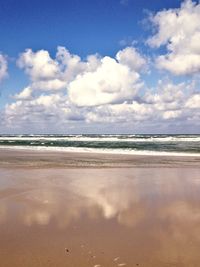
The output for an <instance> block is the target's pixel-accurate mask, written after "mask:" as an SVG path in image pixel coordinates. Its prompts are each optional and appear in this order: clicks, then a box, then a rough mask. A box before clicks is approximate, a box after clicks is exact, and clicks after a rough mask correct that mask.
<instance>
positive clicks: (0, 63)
mask: <svg viewBox="0 0 200 267" xmlns="http://www.w3.org/2000/svg"><path fill="white" fill-rule="evenodd" d="M7 69H8V63H7V60H6V57H5V56H4V55H2V54H0V82H1V81H2V80H3V79H4V78H5V77H6V76H7Z"/></svg>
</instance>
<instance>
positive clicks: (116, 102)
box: [0, 0, 200, 133]
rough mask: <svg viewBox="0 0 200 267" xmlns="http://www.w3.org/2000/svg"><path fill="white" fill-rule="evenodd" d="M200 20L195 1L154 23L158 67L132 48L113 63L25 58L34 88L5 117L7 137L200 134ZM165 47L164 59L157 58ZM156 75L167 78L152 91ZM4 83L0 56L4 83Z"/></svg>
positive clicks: (44, 54) (29, 53) (0, 61)
mask: <svg viewBox="0 0 200 267" xmlns="http://www.w3.org/2000/svg"><path fill="white" fill-rule="evenodd" d="M199 18H200V4H197V3H195V2H192V1H191V0H186V1H184V2H183V3H182V4H181V6H180V8H177V9H169V10H163V11H160V12H157V13H156V14H154V15H151V16H150V18H149V20H150V23H151V25H152V29H154V33H153V34H152V35H151V36H150V37H149V38H148V39H147V40H146V44H147V46H149V47H150V49H152V51H155V50H154V49H157V52H158V55H157V56H156V58H155V59H154V57H153V56H151V55H149V54H148V55H144V54H143V53H141V52H140V51H139V50H138V49H136V48H135V47H134V46H128V47H125V48H124V49H121V50H119V51H118V52H117V53H116V55H115V56H113V57H111V56H101V55H98V54H93V55H88V56H87V57H86V58H85V59H82V58H81V57H80V56H78V55H74V54H72V53H70V51H68V49H67V48H65V47H61V46H58V47H57V51H56V54H55V57H52V56H51V55H50V53H49V52H48V51H47V50H38V51H33V50H32V49H27V50H25V51H24V52H22V53H21V54H20V55H19V57H18V59H17V66H18V67H19V68H20V69H21V70H23V71H24V73H25V75H27V76H28V78H29V84H27V86H26V87H25V88H23V89H22V90H21V91H19V92H18V93H17V94H15V95H14V96H12V97H13V99H14V100H13V102H12V103H11V104H7V105H6V106H5V108H4V110H2V112H1V113H0V117H1V124H0V129H1V131H5V132H8V131H10V132H12V131H16V132H18V131H19V132H20V131H21V132H24V131H26V129H28V131H33V132H52V131H53V132H65V133H66V132H80V131H81V132H95V131H97V132H99V131H101V132H133V131H134V132H183V131H184V132H185V131H186V132H199V130H200V90H199V84H200V83H199V77H200V76H199V75H200V46H199V43H200V23H199ZM161 46H164V48H165V51H166V52H165V53H162V54H159V52H160V50H159V49H160V47H161ZM162 51H163V50H162ZM152 55H153V52H152ZM156 68H157V69H159V70H162V71H163V76H161V74H160V73H159V79H158V82H157V84H155V85H153V86H152V85H149V84H148V80H150V77H151V73H152V72H155V71H156ZM159 70H158V72H159ZM6 75H7V61H6V58H5V57H4V56H2V55H0V81H1V80H2V79H3V78H4V77H5V76H6ZM157 75H158V74H157ZM167 75H169V76H168V77H167V78H166V76H167ZM185 75H187V78H184V79H182V80H180V81H179V82H177V79H175V78H176V77H177V76H180V77H183V76H184V77H185ZM150 84H151V83H150Z"/></svg>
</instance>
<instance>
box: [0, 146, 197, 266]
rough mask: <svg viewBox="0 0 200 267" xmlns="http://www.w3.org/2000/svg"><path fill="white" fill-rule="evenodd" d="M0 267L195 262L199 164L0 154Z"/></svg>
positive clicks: (168, 159)
mask: <svg viewBox="0 0 200 267" xmlns="http://www.w3.org/2000/svg"><path fill="white" fill-rule="evenodd" d="M0 240H1V242H0V266H2V267H11V266H12V267H16V266H20V267H23V266H24V267H25V266H29V267H36V266H37V267H43V266H45V267H46V266H47V267H55V266H57V267H63V266H66V267H79V266H80V267H90V266H91V267H100V266H101V267H103V266H105V267H106V266H107V267H112V266H127V267H128V266H130V267H132V266H144V267H157V266H158V267H164V266H165V267H166V266H170V267H171V266H177V267H178V266H180V267H182V266H187V267H190V266H191V267H196V266H199V265H200V256H199V246H200V157H198V156H192V157H189V156H188V157H187V156H149V155H124V154H121V155H120V154H108V153H107V154H106V153H78V152H55V151H35V150H20V149H12V148H10V149H5V148H1V149H0Z"/></svg>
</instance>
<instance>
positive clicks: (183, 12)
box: [147, 0, 200, 75]
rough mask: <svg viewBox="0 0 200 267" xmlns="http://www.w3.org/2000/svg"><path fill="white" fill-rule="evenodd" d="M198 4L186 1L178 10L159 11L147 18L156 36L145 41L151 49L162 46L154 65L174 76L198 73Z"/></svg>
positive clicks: (199, 66)
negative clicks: (162, 52) (161, 52)
mask: <svg viewBox="0 0 200 267" xmlns="http://www.w3.org/2000/svg"><path fill="white" fill-rule="evenodd" d="M199 20H200V4H197V3H195V2H192V1H191V0H186V1H184V2H183V3H182V4H181V7H180V8H177V9H169V10H163V11H160V12H158V13H156V14H155V15H154V16H152V17H151V22H152V23H153V25H154V27H155V28H156V34H155V35H153V36H152V37H150V38H149V39H148V40H147V43H148V44H149V45H150V46H151V47H160V46H162V45H164V46H166V48H167V53H166V54H164V55H161V56H158V57H157V59H156V65H157V67H158V68H159V69H164V70H168V71H169V72H171V73H172V74H174V75H187V74H194V73H199V72H200V46H199V43H200V23H199Z"/></svg>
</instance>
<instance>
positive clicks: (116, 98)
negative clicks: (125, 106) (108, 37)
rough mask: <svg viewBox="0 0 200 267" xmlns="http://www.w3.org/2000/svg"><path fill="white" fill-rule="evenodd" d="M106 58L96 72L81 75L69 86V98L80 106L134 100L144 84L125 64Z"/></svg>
mask: <svg viewBox="0 0 200 267" xmlns="http://www.w3.org/2000/svg"><path fill="white" fill-rule="evenodd" d="M124 63H125V64H120V62H119V61H116V60H115V59H113V58H110V57H104V58H103V59H102V60H101V65H100V66H99V67H98V68H97V69H96V71H94V72H86V73H84V74H82V75H79V76H78V77H77V78H76V79H75V80H74V81H72V82H71V83H70V84H69V89H68V91H69V98H70V100H71V101H72V102H73V103H75V104H77V105H78V106H96V105H102V104H107V103H118V102H123V101H124V100H127V99H132V98H133V97H134V96H135V94H136V93H137V91H138V90H139V88H140V87H141V86H142V83H141V82H140V81H139V78H140V75H139V74H138V73H137V72H135V71H134V70H132V69H131V68H130V67H129V66H127V65H126V64H129V62H124Z"/></svg>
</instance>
